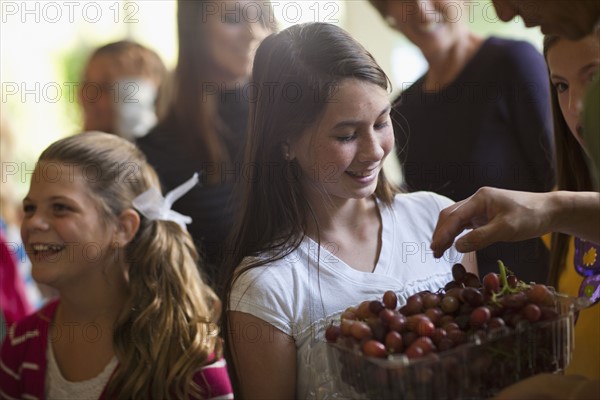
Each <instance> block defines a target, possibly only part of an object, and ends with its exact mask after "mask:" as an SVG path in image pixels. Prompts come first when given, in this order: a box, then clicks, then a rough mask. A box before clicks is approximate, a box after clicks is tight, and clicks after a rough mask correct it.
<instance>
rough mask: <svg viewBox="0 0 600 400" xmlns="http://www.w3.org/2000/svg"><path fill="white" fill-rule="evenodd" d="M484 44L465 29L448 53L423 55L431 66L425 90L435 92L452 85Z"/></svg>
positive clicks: (437, 52) (426, 76)
mask: <svg viewBox="0 0 600 400" xmlns="http://www.w3.org/2000/svg"><path fill="white" fill-rule="evenodd" d="M482 43H483V38H481V37H479V36H477V35H475V34H474V33H472V32H469V31H467V30H466V28H465V30H464V31H463V32H462V33H461V34H459V35H458V38H457V40H456V41H455V42H454V43H453V45H452V46H450V47H448V49H446V51H441V52H440V51H435V52H433V51H432V52H430V53H423V55H424V57H425V59H426V60H427V63H428V64H429V69H428V71H427V73H426V75H425V80H424V82H423V89H424V90H425V91H432V92H435V91H438V90H440V89H442V88H444V87H446V86H448V85H449V84H450V83H452V82H453V81H454V80H455V79H456V78H457V77H458V75H459V74H460V73H461V72H462V70H463V69H464V68H465V66H466V65H467V63H468V62H469V61H470V60H471V58H473V56H474V55H475V53H476V52H477V50H479V48H480V47H481V45H482Z"/></svg>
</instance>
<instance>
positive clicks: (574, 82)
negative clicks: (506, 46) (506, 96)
mask: <svg viewBox="0 0 600 400" xmlns="http://www.w3.org/2000/svg"><path fill="white" fill-rule="evenodd" d="M547 59H548V68H549V70H550V80H551V81H552V85H553V86H554V87H555V88H556V92H557V94H558V103H559V105H560V110H561V112H562V114H563V117H564V119H565V121H566V122H567V125H568V126H569V129H570V130H571V133H572V134H573V135H575V138H576V139H577V141H578V142H579V143H580V144H581V145H583V138H582V130H581V122H580V116H581V111H582V101H583V98H584V95H585V92H586V89H587V87H588V85H589V84H590V82H591V80H592V78H593V77H594V76H595V74H596V73H598V69H599V68H600V41H599V39H598V36H596V35H589V36H586V37H584V38H583V39H580V40H577V41H570V40H566V39H560V40H559V41H558V42H556V43H555V44H554V45H553V46H552V47H550V48H549V49H548V51H547Z"/></svg>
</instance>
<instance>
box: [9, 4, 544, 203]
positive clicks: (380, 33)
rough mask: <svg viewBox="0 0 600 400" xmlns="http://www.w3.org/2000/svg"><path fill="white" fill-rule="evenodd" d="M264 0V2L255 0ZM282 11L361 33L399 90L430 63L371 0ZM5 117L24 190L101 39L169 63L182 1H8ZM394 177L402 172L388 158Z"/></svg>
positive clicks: (278, 9)
mask: <svg viewBox="0 0 600 400" xmlns="http://www.w3.org/2000/svg"><path fill="white" fill-rule="evenodd" d="M257 1H258V0H257ZM456 1H457V2H458V1H465V4H467V5H468V7H467V8H468V12H467V13H465V14H464V15H461V16H460V17H461V18H464V19H466V21H467V23H469V24H470V25H471V26H472V28H473V30H474V31H476V32H478V33H480V34H481V35H484V36H487V35H490V34H494V35H499V36H505V37H513V38H521V39H525V40H528V41H530V42H532V43H533V44H534V45H535V46H536V47H537V48H541V42H542V39H541V38H542V37H541V34H540V33H539V30H538V29H525V28H524V27H523V24H522V22H521V21H519V20H514V21H512V22H510V23H502V22H499V21H498V20H497V18H496V14H495V12H494V10H493V7H492V6H491V3H490V2H489V0H475V1H474V0H456ZM273 4H274V12H273V13H274V16H275V17H276V18H277V20H278V21H279V23H280V26H281V28H285V27H287V26H290V25H292V24H294V23H301V22H308V21H322V22H330V23H335V24H338V25H340V26H342V27H344V28H345V29H347V30H348V31H349V32H350V33H351V34H352V35H353V36H354V37H355V38H357V39H358V40H359V41H360V42H361V43H362V44H363V45H364V46H365V47H366V48H367V49H368V50H369V51H371V53H372V54H373V55H374V57H375V58H376V59H377V60H378V62H379V63H380V64H381V65H382V67H383V68H384V70H385V71H386V72H387V73H388V75H389V76H390V79H391V80H392V83H393V86H394V91H393V93H392V96H394V97H395V96H396V95H397V94H398V92H399V91H400V90H401V88H402V87H403V86H404V87H405V86H406V85H409V84H410V83H411V82H413V81H414V80H415V79H416V78H417V77H419V76H420V75H421V74H422V73H423V72H424V68H425V63H424V60H423V59H422V57H421V55H420V53H419V51H418V49H416V48H415V47H414V46H413V45H412V44H410V43H409V42H408V41H407V40H406V39H404V38H403V37H402V36H401V35H400V34H398V33H396V32H394V31H392V30H391V29H390V28H388V27H387V26H386V24H385V22H384V21H383V19H382V18H381V17H380V16H379V14H378V13H377V12H376V11H375V9H374V8H373V7H372V6H371V5H370V4H369V3H368V1H366V0H347V1H333V0H299V1H284V0H279V1H274V2H273ZM0 19H1V23H0V64H1V65H0V81H1V89H0V97H1V100H0V114H1V116H2V117H3V118H4V119H7V120H8V122H9V124H10V126H11V128H12V131H13V132H14V134H15V136H16V137H17V150H16V153H15V154H14V157H13V159H12V160H1V161H2V166H3V167H2V171H1V172H2V174H1V179H2V181H5V179H6V175H7V173H8V171H7V170H6V168H5V166H6V163H7V162H18V163H19V166H20V167H19V176H18V179H17V180H18V181H19V182H18V183H19V185H18V190H19V192H20V194H24V193H25V191H26V188H27V178H28V176H29V175H30V173H31V170H33V166H34V162H35V160H36V159H37V157H38V155H39V153H40V152H41V151H42V150H43V149H44V148H45V147H46V146H48V145H49V144H50V143H51V142H53V141H54V140H56V139H58V138H60V137H64V136H67V135H70V134H73V133H76V132H78V131H79V127H80V126H81V114H80V111H79V106H78V104H77V82H78V81H79V80H80V76H81V69H82V67H83V62H84V61H85V60H86V58H87V56H88V54H89V52H90V51H91V50H92V49H93V48H95V47H96V46H99V45H102V44H105V43H107V42H110V41H115V40H120V39H123V38H131V39H134V40H136V41H139V42H141V43H142V44H144V45H146V46H149V47H151V48H153V49H154V50H156V51H157V52H158V53H159V54H160V55H161V56H162V57H163V60H164V61H165V63H166V64H167V66H168V67H169V68H172V67H173V66H174V65H175V62H176V55H177V40H176V2H175V1H174V0H137V1H130V0H98V1H87V0H86V1H47V0H44V1H32V0H28V1H9V0H0ZM388 168H390V169H391V170H392V171H393V172H392V173H393V175H394V177H396V178H397V179H399V176H398V169H397V166H396V164H395V161H394V160H393V159H392V160H390V163H389V164H388Z"/></svg>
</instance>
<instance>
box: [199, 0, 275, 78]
mask: <svg viewBox="0 0 600 400" xmlns="http://www.w3.org/2000/svg"><path fill="white" fill-rule="evenodd" d="M207 4H209V5H210V7H208V6H207V8H206V23H207V29H206V34H207V38H206V43H207V45H208V51H209V54H210V56H211V57H212V60H213V62H214V64H215V65H214V66H215V67H216V68H218V69H219V70H220V75H223V76H224V77H226V78H228V79H231V80H234V81H242V80H245V79H246V78H248V77H249V76H250V74H251V71H252V63H253V62H254V54H255V53H256V49H257V48H258V46H259V44H260V42H261V41H262V40H263V39H264V38H265V37H267V35H269V34H270V33H271V32H270V30H269V29H267V28H266V27H264V26H263V25H262V23H261V21H260V18H259V17H260V16H262V17H263V18H265V19H267V20H268V18H271V17H272V16H271V15H262V11H260V8H259V7H258V5H260V4H261V3H259V2H256V1H250V0H241V1H240V0H235V1H234V0H223V1H215V2H209V3H207Z"/></svg>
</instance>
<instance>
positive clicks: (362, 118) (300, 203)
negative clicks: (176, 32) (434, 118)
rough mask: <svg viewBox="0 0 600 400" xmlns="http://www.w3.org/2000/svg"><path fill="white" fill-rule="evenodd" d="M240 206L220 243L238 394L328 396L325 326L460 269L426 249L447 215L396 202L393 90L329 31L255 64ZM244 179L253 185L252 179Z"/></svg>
mask: <svg viewBox="0 0 600 400" xmlns="http://www.w3.org/2000/svg"><path fill="white" fill-rule="evenodd" d="M252 77H253V80H252V88H253V90H254V92H253V98H255V99H257V101H256V102H253V103H252V105H251V111H250V124H249V126H250V131H249V137H248V142H247V146H246V155H245V164H244V165H247V166H252V168H251V172H252V173H248V174H244V176H247V177H248V179H244V180H242V181H241V185H240V187H239V188H240V190H241V192H242V202H241V203H240V204H241V207H240V209H239V214H238V217H237V219H236V224H235V227H234V229H233V231H232V235H231V236H230V240H229V241H228V243H229V246H231V247H230V252H229V253H228V254H227V257H226V259H225V263H224V266H223V268H222V271H223V272H226V273H227V275H226V278H227V279H226V284H225V300H224V301H225V303H224V304H225V305H226V316H225V318H224V332H228V337H227V339H226V344H227V346H229V356H230V358H231V364H230V365H233V367H234V371H233V372H234V375H235V377H236V381H235V382H236V386H237V391H238V394H241V395H242V397H252V398H282V399H283V398H312V397H315V396H317V395H318V393H320V394H321V395H322V394H323V393H325V392H328V393H329V392H331V391H337V390H338V389H339V388H335V387H331V386H328V384H330V383H331V382H330V378H331V376H330V375H329V374H328V372H327V365H326V355H325V353H324V352H325V350H326V346H325V343H324V331H325V328H326V326H327V322H328V321H330V320H331V319H333V318H337V317H339V316H340V314H341V313H342V312H343V311H344V310H345V309H346V308H348V307H350V306H353V305H356V304H358V303H359V302H361V301H363V300H366V299H372V298H381V297H382V296H383V294H384V292H385V291H386V290H389V289H391V290H394V291H395V292H396V293H397V295H398V297H399V302H400V304H404V303H405V302H406V299H407V298H408V297H409V296H410V295H412V294H415V293H417V292H420V291H423V290H431V291H436V290H438V289H439V288H441V287H443V286H444V284H445V283H447V282H448V281H449V280H451V279H452V278H451V267H452V265H453V264H454V263H456V262H459V261H461V260H462V262H463V264H464V265H465V267H467V269H468V270H470V271H472V272H476V271H477V267H476V263H475V260H474V256H472V255H471V256H468V257H467V256H465V257H464V258H456V257H454V253H451V252H450V253H447V254H446V257H445V258H444V259H443V260H442V261H441V262H437V261H434V259H433V256H432V254H431V253H430V252H429V253H428V252H426V251H425V249H426V248H427V246H428V244H429V240H430V238H431V233H432V232H433V228H434V224H435V220H436V218H437V215H438V214H439V211H440V210H441V209H442V208H444V207H445V206H446V205H447V204H451V203H452V201H451V200H449V199H448V198H445V197H443V196H440V195H437V194H434V193H429V192H421V193H414V194H399V193H398V192H397V190H395V189H394V188H393V187H392V186H391V184H390V183H389V182H388V180H387V179H386V177H385V174H384V172H383V170H382V167H383V163H384V160H385V158H386V157H387V155H388V154H389V153H390V151H391V150H392V148H393V145H394V134H393V130H392V125H391V120H390V110H391V105H390V102H389V99H388V96H389V89H390V87H389V81H388V78H387V76H386V75H385V73H384V72H383V71H382V69H381V68H380V67H379V65H378V64H377V63H376V62H375V60H374V59H373V57H372V56H371V55H370V54H369V53H368V52H367V51H366V50H365V49H364V48H363V47H362V46H361V45H360V44H359V43H358V42H357V41H356V40H354V39H353V38H352V37H351V36H350V35H349V34H348V33H346V32H345V31H344V30H342V29H341V28H339V27H336V26H335V25H330V24H322V23H312V24H304V25H296V26H292V27H291V28H288V29H286V30H284V31H283V32H281V33H279V34H276V35H271V36H270V37H268V38H267V39H265V41H264V42H263V43H262V44H261V46H260V47H259V49H258V51H257V55H256V60H255V61H254V67H253V73H252ZM249 172H250V171H249Z"/></svg>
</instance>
